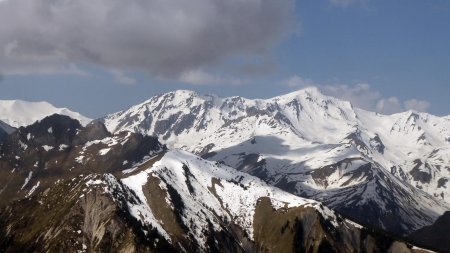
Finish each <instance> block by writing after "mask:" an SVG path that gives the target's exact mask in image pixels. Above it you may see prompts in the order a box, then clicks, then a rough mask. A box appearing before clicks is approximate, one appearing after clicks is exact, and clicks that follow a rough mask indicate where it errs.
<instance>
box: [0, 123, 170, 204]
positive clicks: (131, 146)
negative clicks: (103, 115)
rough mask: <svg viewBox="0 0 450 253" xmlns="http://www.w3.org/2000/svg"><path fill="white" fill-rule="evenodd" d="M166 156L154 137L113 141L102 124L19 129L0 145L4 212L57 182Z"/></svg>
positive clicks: (118, 137)
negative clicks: (14, 203)
mask: <svg viewBox="0 0 450 253" xmlns="http://www.w3.org/2000/svg"><path fill="white" fill-rule="evenodd" d="M163 150H165V146H163V145H162V144H161V143H159V142H158V140H157V139H156V138H153V137H149V136H143V135H141V134H134V133H125V132H124V133H119V134H116V135H111V134H110V133H108V131H106V128H105V127H104V125H103V124H102V123H98V122H97V123H92V124H90V125H88V126H87V127H86V128H83V127H82V126H81V125H80V124H79V122H78V121H76V120H73V119H71V118H69V117H67V116H61V115H52V116H49V117H47V118H45V119H43V120H41V121H40V122H37V123H35V124H33V125H31V126H28V127H21V128H19V129H18V130H17V131H16V132H14V133H12V134H11V135H9V136H8V137H7V138H6V139H5V140H4V142H3V143H0V199H1V200H2V201H1V202H0V206H2V205H5V204H7V203H8V202H9V201H11V200H14V199H20V198H23V197H25V196H27V194H29V193H30V192H34V191H35V190H37V191H40V190H42V189H45V188H47V187H49V186H51V185H52V184H53V183H54V182H56V181H57V180H61V179H66V178H69V177H73V176H76V175H79V174H83V173H84V174H87V173H118V172H121V171H122V170H124V169H128V168H130V167H131V166H133V165H134V163H137V162H139V161H140V160H142V159H143V158H144V157H145V156H149V155H151V154H157V153H158V152H161V151H163ZM33 187H37V188H35V189H34V190H33Z"/></svg>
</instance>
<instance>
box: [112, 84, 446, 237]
mask: <svg viewBox="0 0 450 253" xmlns="http://www.w3.org/2000/svg"><path fill="white" fill-rule="evenodd" d="M104 122H105V125H106V126H107V128H108V129H109V130H110V131H112V132H120V131H124V130H128V131H134V132H138V133H143V134H147V135H154V136H158V137H159V138H160V140H161V141H162V142H163V143H165V144H167V145H168V147H170V148H179V149H183V150H187V151H190V152H193V153H195V154H198V155H202V156H203V157H205V158H207V159H209V160H214V161H221V162H224V163H225V164H227V165H229V166H231V167H233V168H237V169H239V170H241V171H244V172H248V173H250V174H252V175H256V176H258V177H260V178H261V179H263V180H264V181H266V182H268V183H270V184H272V185H276V186H278V187H281V188H283V189H285V190H288V191H289V192H291V193H294V194H296V195H299V196H304V197H309V198H314V199H316V200H320V201H323V202H324V203H326V204H327V205H328V206H330V207H332V208H335V209H336V210H339V211H340V212H342V213H344V214H346V215H349V216H351V217H353V218H356V219H358V220H359V221H360V222H365V223H368V224H375V225H378V226H380V227H381V228H384V229H387V230H389V231H391V232H396V233H402V234H404V233H409V232H412V231H413V230H416V229H418V228H420V227H423V226H425V225H429V224H431V223H432V222H433V221H434V220H435V219H436V218H437V217H438V216H439V215H441V214H442V213H443V212H444V211H446V210H448V209H449V203H450V183H448V180H449V179H450V117H437V116H433V115H429V114H426V113H417V112H413V111H408V112H404V113H399V114H394V115H381V114H377V113H374V112H369V111H365V110H361V109H358V108H354V107H353V106H352V105H351V104H350V103H349V102H346V101H341V100H338V99H335V98H332V97H328V96H325V95H323V94H321V92H320V91H319V90H318V89H316V88H307V89H304V90H300V91H297V92H293V93H290V94H287V95H284V96H279V97H274V98H271V99H265V100H263V99H255V100H251V99H246V98H242V97H230V98H219V97H217V96H214V95H205V96H201V95H198V94H196V93H195V92H192V91H175V92H170V93H166V94H162V95H159V96H155V97H152V98H150V99H149V100H147V101H145V102H144V103H141V104H139V105H136V106H133V107H131V108H129V109H127V110H124V111H122V112H118V113H115V114H112V115H108V116H107V117H105V118H104Z"/></svg>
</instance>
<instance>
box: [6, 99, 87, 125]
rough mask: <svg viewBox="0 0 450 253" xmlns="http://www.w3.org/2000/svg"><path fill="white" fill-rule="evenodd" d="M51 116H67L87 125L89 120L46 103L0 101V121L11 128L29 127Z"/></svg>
mask: <svg viewBox="0 0 450 253" xmlns="http://www.w3.org/2000/svg"><path fill="white" fill-rule="evenodd" d="M52 114H61V115H66V116H69V117H71V118H73V119H77V120H78V121H80V123H81V124H82V125H87V124H88V123H89V122H90V121H91V119H89V118H87V117H84V116H83V115H81V114H79V113H77V112H73V111H70V110H69V109H67V108H56V107H54V106H53V105H51V104H49V103H47V102H27V101H22V100H0V120H1V121H3V122H5V123H7V124H8V125H10V126H12V127H16V128H17V127H21V126H27V125H31V124H33V123H34V122H36V121H38V120H41V119H43V118H45V117H47V116H50V115H52Z"/></svg>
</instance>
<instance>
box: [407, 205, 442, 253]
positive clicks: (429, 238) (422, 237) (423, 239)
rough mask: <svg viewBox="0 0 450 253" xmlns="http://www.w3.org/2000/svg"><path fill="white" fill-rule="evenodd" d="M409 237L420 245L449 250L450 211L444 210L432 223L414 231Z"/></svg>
mask: <svg viewBox="0 0 450 253" xmlns="http://www.w3.org/2000/svg"><path fill="white" fill-rule="evenodd" d="M409 238H410V239H411V240H412V241H413V242H415V243H417V245H420V246H422V247H427V248H429V249H433V250H436V251H438V252H443V253H448V252H450V212H445V213H444V215H442V216H441V217H440V218H439V219H437V221H436V222H435V223H434V224H433V225H431V226H427V227H424V228H422V229H419V230H417V231H415V232H414V233H412V234H411V235H409Z"/></svg>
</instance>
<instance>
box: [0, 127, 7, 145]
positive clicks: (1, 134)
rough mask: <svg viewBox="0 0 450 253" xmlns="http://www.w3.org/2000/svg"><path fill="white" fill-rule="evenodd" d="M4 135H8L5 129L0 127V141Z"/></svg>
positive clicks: (4, 137)
mask: <svg viewBox="0 0 450 253" xmlns="http://www.w3.org/2000/svg"><path fill="white" fill-rule="evenodd" d="M6 137H8V133H7V132H6V131H5V130H3V129H2V128H0V142H2V141H3V140H5V139H6Z"/></svg>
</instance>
